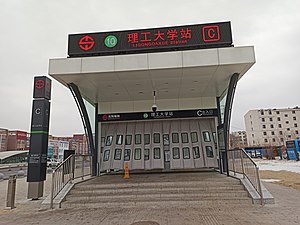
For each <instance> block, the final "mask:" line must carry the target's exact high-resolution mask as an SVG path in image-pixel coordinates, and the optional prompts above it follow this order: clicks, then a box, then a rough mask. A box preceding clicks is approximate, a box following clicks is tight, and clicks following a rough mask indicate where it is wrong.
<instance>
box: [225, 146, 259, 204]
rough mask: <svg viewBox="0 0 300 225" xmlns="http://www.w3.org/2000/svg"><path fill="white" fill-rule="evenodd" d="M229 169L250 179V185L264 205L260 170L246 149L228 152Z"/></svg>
mask: <svg viewBox="0 0 300 225" xmlns="http://www.w3.org/2000/svg"><path fill="white" fill-rule="evenodd" d="M227 155H228V169H229V171H231V172H233V173H234V175H236V173H239V174H242V175H243V178H246V179H248V181H249V182H250V184H251V185H252V186H253V187H254V189H255V190H256V192H257V193H258V194H259V196H260V199H261V205H263V203H264V201H263V193H262V188H261V182H260V177H259V168H258V166H257V165H256V163H255V162H254V161H253V160H252V159H251V157H250V156H249V155H248V154H247V153H246V152H245V150H244V149H233V150H228V154H227Z"/></svg>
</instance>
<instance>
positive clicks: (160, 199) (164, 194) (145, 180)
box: [63, 173, 252, 208]
mask: <svg viewBox="0 0 300 225" xmlns="http://www.w3.org/2000/svg"><path fill="white" fill-rule="evenodd" d="M251 203H252V200H251V199H250V198H249V197H248V193H247V192H246V191H245V190H244V187H243V185H241V183H240V181H239V180H237V179H233V178H230V177H226V176H224V175H220V174H217V173H201V174H195V173H190V174H184V173H181V174H167V175H165V174H154V175H153V174H151V175H147V174H146V175H145V174H143V175H141V176H137V175H134V176H132V177H131V178H130V179H129V180H124V179H123V178H122V176H120V175H113V176H103V177H98V178H95V179H92V180H89V181H87V182H83V183H80V184H77V185H75V187H74V188H73V190H72V191H71V192H70V194H69V195H67V197H66V201H65V202H64V203H63V207H80V206H84V207H91V208H92V207H120V206H122V207H127V206H129V207H131V206H146V207H151V206H163V207H168V206H170V205H176V206H180V207H181V206H183V205H185V206H188V205H199V206H209V205H227V204H233V205H248V206H249V205H251Z"/></svg>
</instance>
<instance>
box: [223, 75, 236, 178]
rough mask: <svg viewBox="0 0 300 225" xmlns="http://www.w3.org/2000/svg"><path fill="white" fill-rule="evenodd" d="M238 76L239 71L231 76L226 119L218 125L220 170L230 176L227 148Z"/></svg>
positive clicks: (226, 104) (225, 113)
mask: <svg viewBox="0 0 300 225" xmlns="http://www.w3.org/2000/svg"><path fill="white" fill-rule="evenodd" d="M238 78H239V74H238V73H234V74H233V75H232V76H231V78H230V82H229V86H228V90H227V96H226V103H225V110H224V120H223V123H222V124H219V126H218V136H219V146H220V154H221V155H220V158H221V163H222V165H220V170H222V171H223V172H226V173H227V175H228V176H229V170H228V158H227V157H228V155H227V150H228V149H229V130H230V121H231V112H232V105H233V99H234V94H235V89H236V85H237V82H238ZM219 102H220V101H219ZM219 107H220V106H218V108H219ZM222 137H223V138H224V139H223V140H224V141H223V142H224V143H221V142H222V141H221V140H222V139H221V138H222ZM220 139H221V140H220Z"/></svg>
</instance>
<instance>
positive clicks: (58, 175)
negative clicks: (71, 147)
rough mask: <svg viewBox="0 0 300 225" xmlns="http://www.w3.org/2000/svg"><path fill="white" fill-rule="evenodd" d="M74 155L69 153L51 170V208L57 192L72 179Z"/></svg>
mask: <svg viewBox="0 0 300 225" xmlns="http://www.w3.org/2000/svg"><path fill="white" fill-rule="evenodd" d="M74 168H75V156H74V155H70V156H69V157H68V158H66V159H65V160H64V161H63V162H62V163H61V164H59V165H58V166H57V167H56V168H55V169H54V170H53V172H52V182H51V195H50V198H51V199H50V201H51V202H50V208H51V209H53V200H54V198H55V197H56V196H57V195H58V194H59V192H60V191H61V190H62V189H63V188H64V187H65V186H66V184H68V183H69V182H72V180H73V179H74Z"/></svg>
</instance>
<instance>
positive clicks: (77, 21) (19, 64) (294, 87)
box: [0, 0, 300, 135]
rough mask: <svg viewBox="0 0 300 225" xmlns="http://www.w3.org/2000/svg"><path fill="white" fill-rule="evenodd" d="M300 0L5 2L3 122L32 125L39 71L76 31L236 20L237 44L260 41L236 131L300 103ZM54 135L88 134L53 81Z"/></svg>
mask: <svg viewBox="0 0 300 225" xmlns="http://www.w3.org/2000/svg"><path fill="white" fill-rule="evenodd" d="M299 9H300V1H299V0H285V1H282V0H272V1H266V0H252V1H242V0H209V1H201V0H188V1H182V0H181V1H180V0H164V1H163V0H153V1H146V0H130V1H124V0H114V1H103V0H84V1H79V0H51V1H46V0H0V28H1V33H0V53H1V60H0V76H1V80H0V127H2V128H8V129H21V130H25V131H30V120H31V106H32V89H33V77H34V76H36V75H47V74H48V60H49V58H63V57H66V56H67V40H68V34H70V33H81V32H101V31H114V30H126V29H139V28H151V27H159V26H176V25H184V24H195V23H208V22H220V21H231V26H232V32H233V42H234V45H235V46H248V45H254V46H255V53H256V64H255V65H254V66H253V67H252V68H251V69H250V71H248V72H247V73H246V75H245V76H244V77H243V78H242V79H241V80H240V81H239V83H238V86H237V91H236V96H235V100H234V108H233V114H232V116H233V117H232V129H233V130H241V129H244V119H243V116H244V114H246V112H247V111H248V110H250V109H259V108H282V107H294V106H296V105H298V106H300V87H299V86H300V72H299V71H300V13H299ZM52 93H53V94H52V101H51V102H52V108H51V118H50V133H51V134H53V135H71V134H73V133H82V132H83V130H82V125H81V120H80V117H79V114H78V111H77V108H76V105H75V103H74V100H73V98H72V96H71V94H70V92H69V90H68V89H67V88H65V87H63V86H62V85H60V84H59V83H58V82H56V81H55V80H53V89H52Z"/></svg>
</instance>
